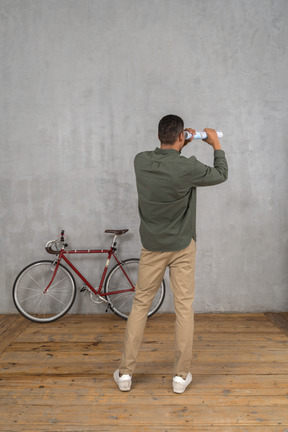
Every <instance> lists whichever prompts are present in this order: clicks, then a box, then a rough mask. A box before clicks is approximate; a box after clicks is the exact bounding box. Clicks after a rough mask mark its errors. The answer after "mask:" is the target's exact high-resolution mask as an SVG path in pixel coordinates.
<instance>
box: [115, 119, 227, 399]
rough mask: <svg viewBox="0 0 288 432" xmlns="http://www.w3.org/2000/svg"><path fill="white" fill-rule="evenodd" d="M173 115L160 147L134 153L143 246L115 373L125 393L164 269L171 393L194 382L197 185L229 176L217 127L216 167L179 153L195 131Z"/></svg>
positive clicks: (213, 141)
mask: <svg viewBox="0 0 288 432" xmlns="http://www.w3.org/2000/svg"><path fill="white" fill-rule="evenodd" d="M185 130H187V131H189V132H190V133H191V134H192V138H190V139H188V140H185V138H184V122H183V120H182V119H181V118H180V117H178V116H175V115H167V116H165V117H163V118H162V119H161V120H160V122H159V126H158V137H159V140H160V143H161V146H160V148H156V149H155V150H154V151H145V152H142V153H139V154H138V155H136V157H135V161H134V166H135V173H136V182H137V190H138V199H139V215H140V220H141V223H140V236H141V242H142V245H143V248H142V251H141V257H140V263H139V271H138V281H137V286H136V293H135V297H134V301H133V306H132V310H131V312H130V315H129V318H128V321H127V327H126V334H125V341H124V351H123V355H122V360H121V363H120V366H119V369H117V370H116V371H115V372H114V380H115V382H116V383H117V385H118V387H119V389H120V390H121V391H129V390H130V389H131V384H132V375H133V372H134V370H135V366H136V358H137V355H138V351H139V349H140V345H141V341H142V337H143V333H144V329H145V325H146V321H147V314H148V311H149V308H150V305H151V302H152V300H153V298H154V296H155V294H156V292H157V290H158V288H159V286H160V283H161V281H162V279H163V277H164V273H165V270H166V268H167V267H169V271H170V284H171V289H172V291H173V298H174V306H175V313H176V322H175V362H174V376H173V380H172V384H173V391H174V392H175V393H183V392H184V391H185V389H186V387H187V386H188V385H189V384H190V383H191V381H192V375H191V373H190V363H191V358H192V344H193V331H194V311H193V300H194V280H195V252H196V188H197V187H198V186H212V185H217V184H219V183H222V182H224V181H225V180H227V177H228V166H227V161H226V158H225V153H224V151H223V150H221V144H220V142H219V139H218V136H217V134H216V131H215V130H213V129H204V130H205V132H206V133H207V138H206V139H205V140H203V141H206V142H207V143H208V144H210V145H211V146H212V147H213V149H214V166H213V167H209V166H207V165H204V164H202V163H201V162H199V161H198V160H197V159H196V158H195V157H194V156H192V157H190V158H186V157H184V156H181V155H180V154H181V150H182V148H183V147H184V146H186V145H187V144H188V143H189V142H191V141H192V140H193V134H195V130H194V129H190V128H189V129H185Z"/></svg>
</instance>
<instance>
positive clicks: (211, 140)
mask: <svg viewBox="0 0 288 432" xmlns="http://www.w3.org/2000/svg"><path fill="white" fill-rule="evenodd" d="M204 132H206V134H207V138H205V139H203V140H202V141H205V142H207V143H208V144H210V145H211V146H212V147H213V148H214V150H221V144H220V141H219V138H218V136H217V133H216V131H215V129H209V128H206V129H204Z"/></svg>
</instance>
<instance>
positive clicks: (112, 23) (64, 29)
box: [0, 0, 288, 313]
mask: <svg viewBox="0 0 288 432" xmlns="http://www.w3.org/2000/svg"><path fill="white" fill-rule="evenodd" d="M287 17H288V3H287V1H286V0H239V1H237V0H213V1H212V0H177V1H176V0H147V1H140V0H139V1H138V0H105V1H104V0H1V1H0V20H1V22H0V41H1V55H0V59H1V66H0V74H1V78H0V86H1V90H0V94H1V105H0V106H1V108H0V109H1V111H0V122H1V134H0V140H1V158H0V163H1V187H0V188H1V210H0V213H1V261H0V266H1V268H0V292H1V301H0V312H1V313H4V312H16V310H15V308H14V306H13V302H12V298H11V292H12V285H13V280H14V278H15V276H16V275H17V273H18V272H19V270H20V269H21V268H22V267H23V266H24V265H26V264H27V263H29V262H31V261H34V260H37V259H43V258H46V257H47V254H46V253H45V250H44V246H45V243H46V241H48V240H50V239H51V238H53V237H55V236H56V235H57V234H58V232H59V230H60V229H61V228H65V229H66V232H67V235H68V241H69V243H70V245H71V246H72V247H79V246H80V247H81V246H84V245H85V246H97V245H103V246H104V245H106V244H107V242H108V240H107V237H106V235H105V234H104V229H105V228H108V227H110V228H115V227H118V228H119V227H129V228H130V232H129V233H128V234H126V235H125V237H123V239H122V242H121V248H120V253H121V252H122V254H123V255H124V256H125V257H129V256H134V255H139V249H140V241H139V235H138V223H139V220H138V214H137V197H136V189H135V182H134V173H133V158H134V155H135V154H136V153H137V152H139V151H141V150H148V149H154V148H155V147H156V146H157V145H158V141H157V124H158V121H159V119H160V118H161V117H162V116H163V115H165V114H168V113H175V114H179V115H181V116H182V117H183V118H184V120H185V125H186V126H187V127H194V128H196V129H200V130H201V129H202V128H204V127H214V128H218V129H220V130H222V131H223V132H224V134H225V136H224V138H223V139H222V143H223V148H224V149H225V150H226V153H227V157H228V160H229V167H230V178H229V181H228V182H227V183H225V184H223V185H219V186H216V187H213V188H205V189H201V190H200V189H199V191H198V243H197V280H196V283H197V294H196V300H195V309H196V311H198V312H199V311H201V312H206V311H220V312H222V311H239V312H244V311H245V312H247V311H266V310H270V311H283V310H287V307H288V265H287V258H288V247H287V239H288V229H287V228H288V212H287V210H288V208H287V196H288V190H287V186H288V181H287V180H288V179H287V156H288V145H287V70H288V61H287V54H288V53H287V40H288V30H287V29H288V25H287V24H288V23H287ZM192 154H195V155H196V157H197V158H198V159H200V160H201V161H203V162H204V163H208V164H211V163H212V150H211V148H210V147H209V146H208V145H207V144H205V143H203V142H202V141H200V142H195V143H193V144H191V145H190V146H189V147H187V148H186V149H185V155H186V156H190V155H192ZM76 260H77V262H78V263H79V265H80V267H81V268H82V269H85V270H86V271H87V273H88V274H89V277H90V278H91V280H95V281H96V280H97V278H96V273H97V270H98V269H99V265H97V264H96V263H95V262H94V259H93V258H90V257H88V258H86V260H85V261H84V260H82V259H81V258H80V257H79V258H75V261H76ZM102 263H103V260H102V261H101V264H102ZM95 283H96V282H95ZM172 309H173V302H172V297H171V294H169V296H168V297H167V299H166V301H165V304H164V307H163V309H162V310H163V311H171V310H172ZM73 311H74V312H103V307H101V306H99V307H98V306H96V305H93V304H90V302H89V300H88V298H84V297H83V296H82V297H81V296H80V295H78V300H77V302H76V306H75V307H74V309H73Z"/></svg>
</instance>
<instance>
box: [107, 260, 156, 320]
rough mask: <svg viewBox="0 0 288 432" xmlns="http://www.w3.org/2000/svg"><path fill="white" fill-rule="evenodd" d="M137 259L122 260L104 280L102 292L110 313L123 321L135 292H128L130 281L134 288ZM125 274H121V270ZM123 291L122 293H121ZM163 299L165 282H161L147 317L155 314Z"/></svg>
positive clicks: (128, 311)
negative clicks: (105, 294) (107, 302)
mask: <svg viewBox="0 0 288 432" xmlns="http://www.w3.org/2000/svg"><path fill="white" fill-rule="evenodd" d="M138 265H139V259H138V258H130V259H127V260H124V261H123V262H122V263H121V266H120V265H119V264H117V265H116V266H115V267H114V268H113V269H112V270H111V271H110V273H109V275H108V276H107V279H106V283H105V288H104V292H105V293H107V296H105V297H106V298H107V300H108V301H109V303H110V308H111V309H112V311H113V312H114V313H115V314H116V315H118V316H119V317H121V318H123V319H127V318H128V316H129V313H130V311H131V308H132V303H133V299H134V295H135V290H133V291H128V290H129V289H131V284H130V282H129V280H130V281H131V283H132V285H133V287H134V288H135V286H136V282H137V276H138ZM121 267H123V269H124V271H125V273H126V274H127V276H128V278H129V280H128V278H127V277H126V275H125V273H124V272H123V270H122V268H121ZM122 291H124V292H122ZM164 297H165V282H164V280H162V282H161V285H160V287H159V290H158V291H157V293H156V295H155V297H154V299H153V301H152V304H151V307H150V310H149V312H148V317H151V316H152V315H153V314H155V313H156V312H157V311H158V309H159V308H160V307H161V305H162V303H163V301H164Z"/></svg>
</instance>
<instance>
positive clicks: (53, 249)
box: [45, 230, 68, 255]
mask: <svg viewBox="0 0 288 432" xmlns="http://www.w3.org/2000/svg"><path fill="white" fill-rule="evenodd" d="M64 234H65V230H62V231H61V234H60V240H58V239H57V240H50V241H49V242H48V243H47V244H46V246H45V249H46V252H48V253H50V254H53V255H58V254H59V253H60V251H61V249H63V248H65V247H67V246H68V243H66V242H65V235H64Z"/></svg>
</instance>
